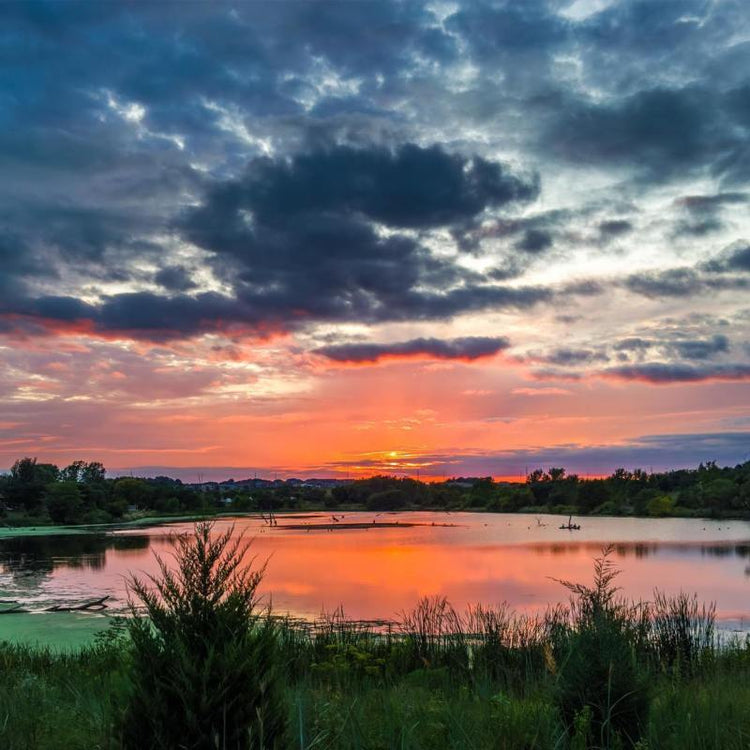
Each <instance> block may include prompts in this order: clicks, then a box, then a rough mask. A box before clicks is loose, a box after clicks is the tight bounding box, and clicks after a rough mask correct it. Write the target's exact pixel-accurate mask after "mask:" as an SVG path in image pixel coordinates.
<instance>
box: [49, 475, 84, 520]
mask: <svg viewBox="0 0 750 750" xmlns="http://www.w3.org/2000/svg"><path fill="white" fill-rule="evenodd" d="M45 501H46V504H47V512H48V513H49V517H50V518H51V519H52V520H53V521H54V522H55V523H78V522H79V521H80V520H81V514H82V511H83V500H82V498H81V490H80V489H79V487H78V483H77V482H71V481H64V482H53V483H52V484H48V485H47V491H46V495H45Z"/></svg>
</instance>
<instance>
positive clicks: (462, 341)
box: [315, 336, 510, 364]
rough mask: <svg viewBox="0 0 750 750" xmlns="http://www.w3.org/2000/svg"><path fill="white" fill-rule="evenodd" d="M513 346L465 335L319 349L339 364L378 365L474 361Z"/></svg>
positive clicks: (497, 339) (501, 339) (500, 340)
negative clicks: (391, 361)
mask: <svg viewBox="0 0 750 750" xmlns="http://www.w3.org/2000/svg"><path fill="white" fill-rule="evenodd" d="M509 346H510V341H509V340H508V339H507V338H505V337H503V336H497V337H488V336H464V337H461V338H455V339H446V340H442V339H434V338H419V339H412V340H410V341H402V342H398V343H393V344H332V345H330V346H323V347H320V348H319V349H316V350H315V352H316V353H317V354H321V355H322V356H324V357H327V358H328V359H330V360H333V361H335V362H347V363H357V364H362V363H375V362H379V361H381V360H383V359H403V358H411V357H425V358H428V359H458V360H464V361H469V362H471V361H474V360H477V359H482V358H485V357H492V356H494V355H496V354H498V353H499V352H501V351H504V350H505V349H507V348H508V347H509Z"/></svg>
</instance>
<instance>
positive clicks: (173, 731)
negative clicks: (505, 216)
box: [0, 524, 750, 750]
mask: <svg viewBox="0 0 750 750" xmlns="http://www.w3.org/2000/svg"><path fill="white" fill-rule="evenodd" d="M243 558H244V560H245V563H243V562H242V560H243ZM176 560H177V567H176V569H174V570H172V569H171V568H169V567H167V566H166V565H165V566H163V567H162V570H161V574H160V575H159V576H157V577H156V578H154V579H152V580H150V581H145V582H143V581H135V580H133V581H131V591H132V593H133V597H134V604H133V608H134V609H133V615H134V616H133V617H132V618H130V619H129V620H127V621H123V622H121V623H120V624H119V625H118V626H116V627H113V628H112V629H111V630H109V631H108V632H107V633H105V634H104V635H103V636H100V637H99V639H98V641H97V643H96V644H95V645H93V646H91V647H89V648H86V649H83V650H81V651H79V652H75V653H62V654H60V653H54V652H51V651H48V650H43V649H34V648H29V647H21V646H11V645H9V644H3V645H1V646H0V674H2V679H1V680H0V746H1V747H3V748H9V750H27V749H28V750H31V749H32V748H33V749H34V750H36V749H39V750H52V748H66V749H69V748H70V749H75V748H87V749H88V748H136V747H137V748H150V747H152V748H173V749H175V750H176V748H183V747H184V748H196V749H198V748H201V749H203V748H206V750H207V749H208V748H261V747H263V748H300V749H304V748H307V749H310V750H312V749H313V748H342V749H343V748H347V749H349V748H373V749H375V748H384V749H385V748H508V749H511V748H550V750H551V749H552V748H555V749H564V748H569V749H570V750H584V749H585V748H613V749H614V748H623V749H624V748H641V750H643V749H644V748H666V749H671V748H674V749H675V750H677V749H678V748H679V749H680V750H683V749H685V748H706V749H708V748H728V749H730V750H731V749H734V748H736V749H737V750H740V749H741V748H747V747H748V746H749V745H750V642H748V641H747V640H744V641H740V640H734V641H731V642H725V643H723V644H720V643H719V641H718V638H717V635H716V633H715V631H714V620H713V610H712V608H711V607H703V606H699V604H698V603H697V602H696V601H695V599H694V598H691V597H689V596H687V595H680V596H678V597H674V598H669V597H665V596H663V595H660V594H658V593H657V594H656V595H655V597H654V601H653V602H650V603H642V602H639V603H634V602H628V601H626V600H625V599H623V598H621V597H620V595H619V592H618V590H617V588H616V575H617V571H616V570H615V569H614V567H613V566H612V564H611V562H610V560H609V557H608V555H607V553H606V551H605V553H604V554H603V556H602V557H601V558H600V559H599V560H597V561H596V563H595V569H594V581H593V584H592V585H590V586H588V585H582V584H576V583H570V582H561V584H562V585H565V586H567V587H568V588H569V590H570V593H571V601H570V605H569V606H568V607H564V608H561V607H559V608H554V609H551V610H550V611H548V612H547V613H546V615H544V616H543V617H521V616H516V615H514V614H513V613H512V612H510V611H508V610H507V609H505V608H503V607H499V608H487V607H481V606H477V607H472V608H470V609H469V610H468V611H467V612H463V613H458V612H456V611H454V610H453V609H452V608H451V607H450V605H449V604H448V602H446V601H445V600H443V599H436V598H432V599H425V600H423V601H421V602H420V603H419V604H418V606H417V607H416V608H415V609H414V610H413V611H411V612H406V613H404V614H403V616H402V617H401V619H400V621H399V622H398V623H391V624H384V623H381V624H377V623H355V622H349V621H347V620H346V619H345V617H344V616H343V614H342V613H340V612H339V613H334V614H333V615H331V616H330V617H327V618H325V619H323V620H322V621H320V622H317V623H300V622H292V621H289V620H277V619H275V618H273V617H272V616H271V615H270V613H268V612H264V611H260V610H259V609H258V606H257V602H256V600H255V591H256V587H257V585H258V582H259V581H260V577H261V576H262V574H263V569H259V568H257V567H250V568H248V567H247V565H246V563H247V549H246V547H245V545H244V543H243V542H242V540H241V539H236V538H235V539H233V538H232V536H231V533H227V534H224V535H220V536H216V535H212V533H211V526H210V525H209V524H200V525H198V526H197V527H196V530H195V534H194V535H193V536H192V537H189V538H183V539H182V541H180V542H179V543H178V547H177V549H176Z"/></svg>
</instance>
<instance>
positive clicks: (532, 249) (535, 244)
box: [516, 229, 552, 254]
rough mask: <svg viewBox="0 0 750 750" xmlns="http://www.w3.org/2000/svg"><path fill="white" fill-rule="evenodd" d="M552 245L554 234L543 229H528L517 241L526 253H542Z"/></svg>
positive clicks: (517, 244)
mask: <svg viewBox="0 0 750 750" xmlns="http://www.w3.org/2000/svg"><path fill="white" fill-rule="evenodd" d="M551 245H552V235H551V234H550V233H549V232H546V231H544V230H542V229H527V230H526V231H525V232H524V234H523V237H522V238H521V239H520V240H519V241H518V242H517V243H516V247H517V248H518V249H519V250H523V251H524V252H526V253H534V254H536V253H541V252H544V251H545V250H546V249H547V248H549V247H551Z"/></svg>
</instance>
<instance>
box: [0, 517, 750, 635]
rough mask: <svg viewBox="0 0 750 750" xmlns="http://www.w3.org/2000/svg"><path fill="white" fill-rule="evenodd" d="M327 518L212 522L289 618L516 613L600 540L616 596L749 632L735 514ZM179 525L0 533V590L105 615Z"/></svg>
mask: <svg viewBox="0 0 750 750" xmlns="http://www.w3.org/2000/svg"><path fill="white" fill-rule="evenodd" d="M336 518H337V519H338V520H333V518H332V516H331V515H330V514H327V513H311V514H297V515H294V516H289V515H287V516H279V517H278V524H279V525H278V526H274V527H269V526H268V525H266V523H265V521H264V520H262V519H261V518H259V517H249V516H246V517H238V518H235V519H222V520H220V521H218V522H217V529H224V528H226V527H228V526H229V525H231V524H232V523H234V524H235V526H236V528H237V529H238V530H243V531H245V533H246V534H247V535H248V536H249V537H252V538H253V545H252V551H253V553H254V555H255V556H256V562H263V561H267V573H266V576H265V578H264V581H263V585H262V592H263V594H264V595H265V596H266V597H267V599H268V600H270V601H271V602H272V604H273V608H274V610H275V611H277V612H289V613H291V614H293V615H297V616H301V617H309V618H314V617H317V616H319V615H320V614H321V613H322V612H323V611H329V612H330V611H332V610H334V609H336V608H337V607H339V606H343V608H344V611H345V613H346V615H347V616H349V617H351V618H353V619H388V618H394V617H397V616H398V614H399V613H400V612H401V611H402V610H406V609H410V608H411V607H413V606H414V604H415V603H416V602H417V600H418V599H419V598H420V597H422V596H431V595H441V596H447V597H448V599H449V600H450V601H451V602H452V604H453V605H454V606H455V607H456V608H463V607H464V606H466V605H467V604H473V603H477V602H481V603H485V604H498V603H500V602H507V603H508V604H509V605H510V607H512V608H513V609H515V610H517V611H519V612H532V611H536V610H543V609H544V608H546V607H547V605H549V604H553V603H556V602H562V601H566V600H567V592H566V590H565V589H564V588H563V587H562V586H561V585H560V584H559V583H558V582H557V581H555V580H553V579H555V578H558V579H568V580H573V581H581V582H586V583H588V582H590V581H591V574H592V559H593V558H594V557H595V556H597V554H599V552H600V551H601V549H602V547H603V545H605V544H608V543H612V544H614V545H615V551H614V556H613V559H614V560H615V562H616V563H617V565H618V566H619V567H620V568H621V570H622V573H621V575H620V576H619V578H618V583H619V585H620V586H621V587H622V589H623V593H624V594H625V595H626V596H628V597H629V598H633V599H650V598H651V597H652V596H653V590H654V589H655V588H659V589H662V590H664V591H666V592H669V593H677V592H679V591H680V590H684V591H687V592H690V593H693V592H695V593H696V594H697V595H698V597H699V599H700V600H702V601H705V602H710V601H715V602H716V608H717V617H718V619H719V621H720V627H722V628H723V629H727V630H742V631H747V630H748V629H750V523H748V522H744V521H711V520H704V519H639V518H582V519H579V522H580V523H581V525H582V528H581V530H579V531H567V530H561V529H559V528H558V527H559V525H560V524H561V523H563V522H566V521H567V519H562V518H561V517H560V516H534V515H521V514H508V515H505V514H494V513H493V514H490V513H445V512H442V513H437V512H436V513H432V512H402V513H398V514H388V513H379V514H373V513H366V512H357V513H355V512H349V513H344V514H339V515H337V516H336ZM350 524H352V525H357V524H359V525H361V527H359V528H351V527H349V525H350ZM380 524H384V525H382V526H381V525H380ZM190 529H191V524H190V523H185V522H181V523H174V524H169V525H166V526H165V525H162V526H154V527H149V528H128V529H122V530H119V531H114V532H108V533H106V534H105V533H85V534H78V535H56V534H54V533H52V534H49V535H40V536H17V537H10V538H4V539H0V598H2V599H15V600H18V601H21V602H24V604H25V605H26V607H27V608H28V609H30V610H32V611H36V610H41V609H44V608H45V607H47V606H51V605H53V604H59V603H66V602H67V603H69V602H80V601H84V600H86V599H93V598H96V597H99V596H104V595H109V596H110V597H111V601H110V604H111V606H110V608H109V610H107V612H108V613H117V612H122V611H124V610H125V606H126V601H127V596H126V578H127V576H128V575H129V574H131V573H132V574H136V575H142V574H144V573H154V572H155V571H156V561H155V558H154V553H158V554H160V555H162V556H168V555H169V552H170V550H171V541H170V540H171V538H172V537H173V535H174V534H175V533H180V532H184V531H189V530H190ZM64 617H65V616H63V615H49V616H46V617H45V618H44V620H42V619H39V620H34V619H33V616H24V617H23V618H22V616H20V615H6V616H3V617H0V625H2V631H3V632H5V633H7V632H8V631H9V630H10V631H13V630H14V629H15V630H18V629H27V628H28V627H29V626H28V622H29V621H30V620H31V621H32V622H35V623H37V626H36V628H35V629H34V631H33V632H35V633H37V634H38V632H39V631H42V632H43V631H44V629H45V628H47V627H52V624H50V625H48V624H47V623H48V622H49V623H59V625H60V626H62V624H63V619H62V618H64ZM93 617H94V616H93V615H89V616H86V615H83V616H79V618H78V619H77V620H76V621H77V622H81V618H84V620H85V621H86V620H87V621H91V618H93ZM14 618H19V619H18V620H14ZM54 618H61V619H59V620H57V619H54ZM87 618H88V619H87ZM97 619H98V620H99V622H100V623H101V622H106V619H105V618H102V617H99V618H97ZM14 623H17V625H14ZM21 623H24V624H23V625H21ZM55 627H57V625H55ZM29 632H31V631H29ZM0 637H2V633H0Z"/></svg>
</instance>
